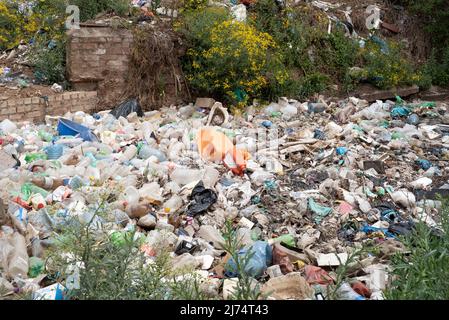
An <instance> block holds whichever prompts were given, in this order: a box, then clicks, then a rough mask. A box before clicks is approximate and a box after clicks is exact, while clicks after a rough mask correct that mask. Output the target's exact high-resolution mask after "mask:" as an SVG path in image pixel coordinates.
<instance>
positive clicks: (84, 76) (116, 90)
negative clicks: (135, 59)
mask: <svg viewBox="0 0 449 320" xmlns="http://www.w3.org/2000/svg"><path fill="white" fill-rule="evenodd" d="M68 36H69V40H68V45H67V75H68V80H69V81H70V82H71V83H72V86H73V88H74V89H75V90H79V91H83V90H89V91H97V92H98V99H99V101H98V104H99V107H100V108H103V109H105V108H106V109H107V108H112V107H114V106H116V105H117V104H118V103H119V102H121V101H122V99H123V92H124V88H125V79H126V74H127V71H128V62H129V55H130V51H131V46H132V41H133V36H132V33H131V31H129V30H127V29H123V28H111V27H106V26H103V27H101V26H95V27H92V26H88V25H87V26H86V25H82V26H81V28H80V29H78V30H71V31H69V32H68Z"/></svg>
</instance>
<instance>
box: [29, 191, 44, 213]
mask: <svg viewBox="0 0 449 320" xmlns="http://www.w3.org/2000/svg"><path fill="white" fill-rule="evenodd" d="M30 202H31V205H32V206H33V208H34V210H40V209H43V208H45V206H46V205H47V202H46V201H45V198H44V197H43V196H42V195H41V194H40V193H36V194H34V195H32V196H31V198H30Z"/></svg>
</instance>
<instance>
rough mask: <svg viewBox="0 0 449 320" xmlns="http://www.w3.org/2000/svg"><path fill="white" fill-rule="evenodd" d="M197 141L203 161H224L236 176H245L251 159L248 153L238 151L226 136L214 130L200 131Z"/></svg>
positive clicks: (205, 129)
mask: <svg viewBox="0 0 449 320" xmlns="http://www.w3.org/2000/svg"><path fill="white" fill-rule="evenodd" d="M197 139H198V141H197V142H198V151H199V153H200V156H201V158H202V159H203V160H208V161H212V162H220V161H223V162H224V164H225V166H227V167H228V168H229V169H230V170H231V171H232V172H233V173H234V174H237V175H243V173H244V171H245V169H246V161H247V160H248V159H249V158H250V155H249V153H248V151H246V150H242V149H237V148H236V147H235V146H234V144H233V143H232V141H231V140H230V139H229V138H228V137H227V136H226V135H225V134H223V133H221V132H218V131H216V130H215V129H213V128H204V129H200V130H199V132H198V137H197Z"/></svg>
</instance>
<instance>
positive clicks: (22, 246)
mask: <svg viewBox="0 0 449 320" xmlns="http://www.w3.org/2000/svg"><path fill="white" fill-rule="evenodd" d="M9 243H10V244H11V246H13V247H14V251H13V253H12V255H11V259H10V261H9V264H8V274H9V276H10V277H11V278H15V277H19V276H20V277H22V278H26V277H27V274H28V253H27V246H26V241H25V237H24V236H22V235H21V234H20V233H18V232H15V233H14V234H13V235H12V236H11V238H10V239H9Z"/></svg>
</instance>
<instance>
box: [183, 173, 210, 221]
mask: <svg viewBox="0 0 449 320" xmlns="http://www.w3.org/2000/svg"><path fill="white" fill-rule="evenodd" d="M190 199H191V200H192V203H191V204H190V205H189V206H188V208H187V214H188V215H189V216H196V215H197V214H200V213H203V212H205V211H207V210H208V209H209V208H210V207H211V206H212V205H213V204H214V203H215V202H217V199H218V197H217V194H216V193H215V192H214V191H213V190H211V189H206V188H205V187H204V183H203V181H200V182H199V183H198V184H197V185H196V187H195V188H193V191H192V194H191V195H190Z"/></svg>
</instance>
